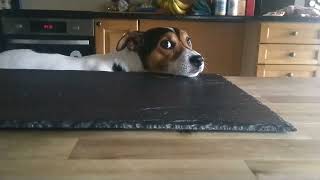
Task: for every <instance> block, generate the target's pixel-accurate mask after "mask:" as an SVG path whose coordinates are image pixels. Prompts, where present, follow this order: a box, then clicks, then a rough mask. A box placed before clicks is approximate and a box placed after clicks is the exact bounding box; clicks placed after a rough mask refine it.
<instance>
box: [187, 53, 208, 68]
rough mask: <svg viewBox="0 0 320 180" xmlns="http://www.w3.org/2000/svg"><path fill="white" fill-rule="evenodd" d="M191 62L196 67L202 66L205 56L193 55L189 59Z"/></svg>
mask: <svg viewBox="0 0 320 180" xmlns="http://www.w3.org/2000/svg"><path fill="white" fill-rule="evenodd" d="M189 61H190V63H191V64H192V65H193V66H195V67H200V66H201V65H202V64H203V61H204V60H203V57H202V56H199V55H194V56H191V57H190V59H189Z"/></svg>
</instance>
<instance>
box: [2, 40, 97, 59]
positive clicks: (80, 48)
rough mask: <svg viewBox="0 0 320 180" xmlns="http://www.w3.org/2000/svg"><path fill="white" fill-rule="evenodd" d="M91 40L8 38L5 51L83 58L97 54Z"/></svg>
mask: <svg viewBox="0 0 320 180" xmlns="http://www.w3.org/2000/svg"><path fill="white" fill-rule="evenodd" d="M92 44H93V42H92V41H91V39H28V38H23V39H21V38H8V39H7V40H6V41H5V43H4V50H11V49H32V50H34V51H36V52H40V53H58V54H63V55H66V56H73V57H81V56H87V55H91V54H94V53H95V49H94V46H93V45H92Z"/></svg>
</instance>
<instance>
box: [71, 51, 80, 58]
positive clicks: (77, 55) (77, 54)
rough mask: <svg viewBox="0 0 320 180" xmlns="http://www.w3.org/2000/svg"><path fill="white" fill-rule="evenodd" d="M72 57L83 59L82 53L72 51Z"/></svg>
mask: <svg viewBox="0 0 320 180" xmlns="http://www.w3.org/2000/svg"><path fill="white" fill-rule="evenodd" d="M70 56H71V57H77V58H79V57H82V54H81V52H80V51H78V50H74V51H72V52H71V53H70Z"/></svg>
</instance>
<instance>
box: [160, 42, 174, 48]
mask: <svg viewBox="0 0 320 180" xmlns="http://www.w3.org/2000/svg"><path fill="white" fill-rule="evenodd" d="M175 45H176V44H175V43H174V42H172V41H169V40H163V41H161V42H160V46H161V47H162V48H164V49H173V48H174V47H175Z"/></svg>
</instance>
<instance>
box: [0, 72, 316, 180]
mask: <svg viewBox="0 0 320 180" xmlns="http://www.w3.org/2000/svg"><path fill="white" fill-rule="evenodd" d="M227 78H228V79H229V80H231V81H232V82H233V83H235V84H236V85H238V86H239V87H240V88H242V89H243V90H245V91H246V92H248V93H250V94H251V95H253V96H255V97H257V98H258V99H260V100H261V101H262V102H263V103H265V104H266V105H267V106H269V107H270V108H271V109H272V110H274V111H276V112H278V114H279V115H280V116H282V117H283V118H284V119H285V120H287V121H288V122H290V123H292V124H293V125H295V126H296V127H297V129H298V131H297V132H293V133H287V134H255V133H249V134H248V133H170V132H165V133H164V132H154V131H145V132H136V131H13V130H12V131H0V159H1V160H0V177H1V179H14V180H34V179H41V180H43V179H44V180H45V179H50V180H52V179H68V180H73V179H74V180H78V179H95V180H98V179H130V180H133V179H137V180H138V179H139V180H141V179H153V180H158V179H159V180H160V179H183V180H186V179H187V180H188V179H190V180H194V179H198V180H200V179H246V180H247V179H272V180H276V179H319V178H320V171H319V167H320V153H319V152H320V111H319V109H320V95H319V92H320V79H317V78H315V79H291V78H283V79H268V78H265V79H258V78H253V77H252V78H251V77H250V78H249V77H227Z"/></svg>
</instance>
